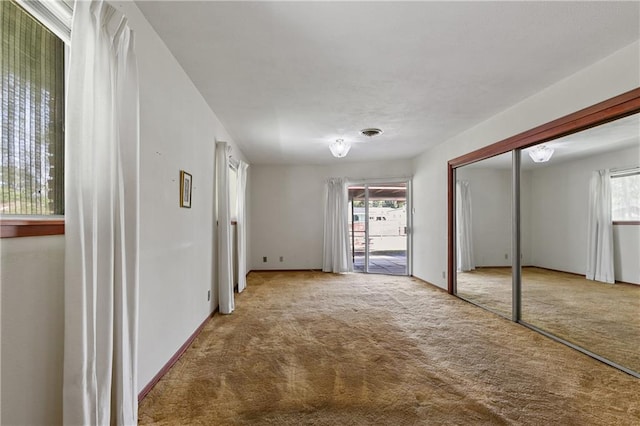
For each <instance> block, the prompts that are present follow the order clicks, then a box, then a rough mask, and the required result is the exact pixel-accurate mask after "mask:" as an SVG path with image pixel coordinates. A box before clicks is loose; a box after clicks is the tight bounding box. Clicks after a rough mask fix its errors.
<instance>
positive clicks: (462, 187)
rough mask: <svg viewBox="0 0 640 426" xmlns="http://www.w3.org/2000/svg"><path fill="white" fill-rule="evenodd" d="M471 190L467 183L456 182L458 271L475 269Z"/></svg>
mask: <svg viewBox="0 0 640 426" xmlns="http://www.w3.org/2000/svg"><path fill="white" fill-rule="evenodd" d="M471 218H472V216H471V189H470V188H469V182H467V181H460V180H459V181H457V182H456V235H457V241H456V251H457V258H458V259H457V261H458V271H473V270H474V269H476V264H475V260H474V258H473V232H472V227H471V220H472V219H471Z"/></svg>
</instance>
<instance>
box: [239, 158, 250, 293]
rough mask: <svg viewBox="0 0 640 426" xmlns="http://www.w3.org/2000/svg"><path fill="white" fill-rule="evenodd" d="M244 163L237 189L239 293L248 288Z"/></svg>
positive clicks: (242, 162) (240, 166) (245, 176)
mask: <svg viewBox="0 0 640 426" xmlns="http://www.w3.org/2000/svg"><path fill="white" fill-rule="evenodd" d="M248 167H249V165H248V164H247V163H245V162H244V161H239V162H238V174H237V180H238V185H237V187H236V191H237V197H236V200H237V201H236V204H237V209H236V214H237V216H238V217H237V220H236V222H237V224H236V232H237V238H238V244H237V247H238V293H240V292H242V291H243V290H244V289H245V288H246V287H247V210H246V207H247V203H246V200H247V198H246V197H247V195H246V194H247V169H248Z"/></svg>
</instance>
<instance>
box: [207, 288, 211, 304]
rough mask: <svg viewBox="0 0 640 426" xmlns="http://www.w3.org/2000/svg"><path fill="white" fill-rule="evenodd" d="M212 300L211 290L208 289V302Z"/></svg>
mask: <svg viewBox="0 0 640 426" xmlns="http://www.w3.org/2000/svg"><path fill="white" fill-rule="evenodd" d="M210 300H211V290H207V302H209V301H210Z"/></svg>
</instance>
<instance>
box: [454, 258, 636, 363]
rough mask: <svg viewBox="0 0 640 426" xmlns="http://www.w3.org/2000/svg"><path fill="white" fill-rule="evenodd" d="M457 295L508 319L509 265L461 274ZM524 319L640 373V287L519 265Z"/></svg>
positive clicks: (509, 315)
mask: <svg viewBox="0 0 640 426" xmlns="http://www.w3.org/2000/svg"><path fill="white" fill-rule="evenodd" d="M458 293H459V294H460V295H461V296H463V297H465V298H468V299H469V300H473V301H474V302H475V303H478V304H480V305H482V306H486V307H487V308H488V309H491V310H493V311H495V312H498V313H501V314H503V315H506V316H508V317H509V318H510V317H511V268H480V269H477V270H475V271H473V272H467V273H459V274H458ZM522 319H523V320H524V321H526V322H527V323H529V324H532V325H535V326H536V327H538V328H540V329H543V330H545V331H548V332H550V333H551V334H553V335H555V336H558V337H561V338H563V339H565V340H567V341H570V342H572V343H574V344H576V345H578V346H581V347H583V348H586V349H588V350H590V351H591V352H593V353H596V354H598V355H601V356H603V357H605V358H607V359H610V360H611V361H614V362H616V363H618V364H621V365H623V366H625V367H627V368H630V369H632V370H634V371H637V372H640V349H639V348H640V286H637V285H632V284H621V283H618V284H615V285H611V284H604V283H601V282H597V281H589V280H587V279H585V278H584V277H581V276H578V275H574V274H567V273H563V272H555V271H549V270H547V269H541V268H534V267H527V268H523V270H522Z"/></svg>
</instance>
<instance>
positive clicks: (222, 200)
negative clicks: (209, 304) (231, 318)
mask: <svg viewBox="0 0 640 426" xmlns="http://www.w3.org/2000/svg"><path fill="white" fill-rule="evenodd" d="M230 151H231V147H230V146H229V144H227V143H226V142H217V143H216V175H217V177H216V182H217V184H216V188H217V201H218V303H219V310H220V313H221V314H230V313H232V312H233V310H234V309H235V304H234V300H233V256H232V253H231V212H230V200H229V153H230Z"/></svg>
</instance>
